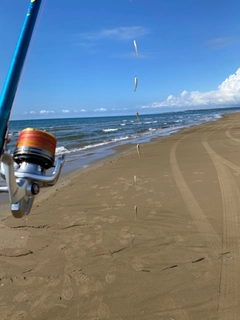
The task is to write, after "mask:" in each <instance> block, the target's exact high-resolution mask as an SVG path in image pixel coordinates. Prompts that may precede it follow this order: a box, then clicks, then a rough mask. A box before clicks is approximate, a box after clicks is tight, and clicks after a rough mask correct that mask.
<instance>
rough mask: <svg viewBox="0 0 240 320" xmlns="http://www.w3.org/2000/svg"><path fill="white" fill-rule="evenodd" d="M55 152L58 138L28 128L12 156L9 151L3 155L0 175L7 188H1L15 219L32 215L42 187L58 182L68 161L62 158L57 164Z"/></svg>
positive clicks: (0, 190) (20, 136)
mask: <svg viewBox="0 0 240 320" xmlns="http://www.w3.org/2000/svg"><path fill="white" fill-rule="evenodd" d="M6 149H7V148H6ZM55 149H56V138H55V136H53V135H52V134H50V133H48V132H46V131H42V130H37V129H32V128H27V129H25V130H23V131H22V132H21V133H20V135H19V137H18V141H17V145H16V149H15V150H14V152H13V156H11V155H10V154H9V153H7V152H4V153H3V154H2V156H1V169H0V173H1V176H2V177H3V178H4V179H5V180H6V184H7V186H6V187H0V192H9V200H10V202H11V211H12V214H13V216H14V217H15V218H21V217H23V215H25V214H28V213H29V212H30V210H31V207H32V204H33V201H34V197H35V196H36V195H37V194H38V193H39V191H40V188H43V187H49V186H52V185H54V184H55V183H56V182H57V180H58V178H59V175H60V173H61V169H62V166H63V164H64V162H65V158H64V156H62V157H60V158H57V159H56V161H55ZM52 167H54V171H53V173H52V174H51V175H46V170H47V169H50V168H52Z"/></svg>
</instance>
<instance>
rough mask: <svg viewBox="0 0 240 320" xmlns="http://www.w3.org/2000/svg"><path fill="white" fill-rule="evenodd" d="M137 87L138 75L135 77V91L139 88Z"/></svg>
mask: <svg viewBox="0 0 240 320" xmlns="http://www.w3.org/2000/svg"><path fill="white" fill-rule="evenodd" d="M137 87H138V78H137V76H135V78H134V92H135V91H136V90H137Z"/></svg>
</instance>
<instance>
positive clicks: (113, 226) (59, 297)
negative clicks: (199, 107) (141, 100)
mask: <svg viewBox="0 0 240 320" xmlns="http://www.w3.org/2000/svg"><path fill="white" fill-rule="evenodd" d="M239 123H240V114H231V115H225V116H224V118H223V119H220V120H218V121H216V122H211V123H208V124H204V125H200V126H197V127H192V128H189V129H186V130H183V131H182V132H180V133H178V134H174V135H172V136H170V137H165V138H161V139H155V140H154V141H152V142H151V143H146V144H143V145H140V155H138V153H137V148H136V146H131V147H130V149H129V150H128V151H127V152H126V151H125V152H124V153H118V155H117V156H112V157H110V158H107V159H105V160H104V161H102V162H101V163H99V164H97V165H96V164H95V165H92V166H90V167H89V168H88V169H86V170H82V171H81V170H80V171H79V172H76V173H75V174H74V175H72V176H69V177H68V178H66V177H64V179H62V180H61V181H60V182H59V183H58V184H57V185H56V186H54V187H52V188H51V189H49V192H45V193H44V194H43V195H39V197H38V198H37V199H36V200H37V201H35V204H34V208H33V210H32V212H31V213H30V215H29V216H27V217H24V218H22V219H20V220H16V219H14V218H13V217H11V215H10V214H9V213H8V214H7V215H6V216H4V217H2V218H1V220H0V313H1V320H7V319H11V320H15V319H37V320H40V319H41V320H48V319H49V320H50V319H51V320H53V319H54V320H55V319H66V320H68V319H84V320H85V319H86V320H87V319H89V320H96V319H112V320H135V319H137V320H146V319H150V320H155V319H158V320H159V319H164V320H165V319H166V320H167V319H168V320H170V319H171V320H173V319H174V320H186V319H194V320H196V319H199V320H203V319H236V320H238V319H240V303H239V301H240V300H239V295H240V275H239V274H240V272H239V270H240V256H239V243H240V242H239V240H240V239H239V238H240V230H239V229H240V225H239V217H240V192H239V190H240V148H239V146H240V124H239Z"/></svg>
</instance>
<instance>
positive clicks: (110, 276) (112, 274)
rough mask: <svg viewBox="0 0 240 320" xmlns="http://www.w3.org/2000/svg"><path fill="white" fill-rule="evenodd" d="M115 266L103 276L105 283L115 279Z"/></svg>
mask: <svg viewBox="0 0 240 320" xmlns="http://www.w3.org/2000/svg"><path fill="white" fill-rule="evenodd" d="M115 271H116V269H115V268H112V269H110V270H109V271H108V273H107V274H106V276H105V280H106V282H107V283H109V284H110V283H113V282H114V281H115V280H116V275H115Z"/></svg>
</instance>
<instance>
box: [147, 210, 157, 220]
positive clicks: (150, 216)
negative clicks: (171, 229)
mask: <svg viewBox="0 0 240 320" xmlns="http://www.w3.org/2000/svg"><path fill="white" fill-rule="evenodd" d="M156 213H157V211H156V210H152V211H150V213H149V215H148V218H153V217H154V216H155V215H156Z"/></svg>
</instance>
